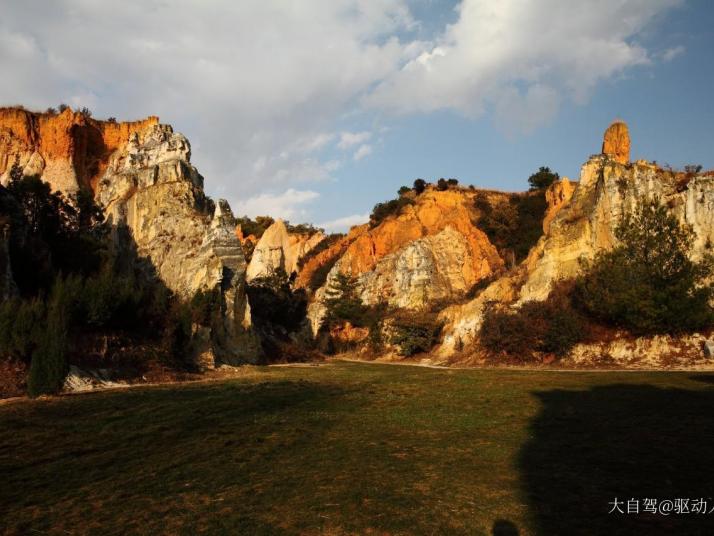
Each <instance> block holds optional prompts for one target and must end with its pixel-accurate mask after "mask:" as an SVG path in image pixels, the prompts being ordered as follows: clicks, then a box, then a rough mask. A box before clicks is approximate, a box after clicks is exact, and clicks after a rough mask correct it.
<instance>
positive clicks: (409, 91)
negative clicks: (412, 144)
mask: <svg viewBox="0 0 714 536" xmlns="http://www.w3.org/2000/svg"><path fill="white" fill-rule="evenodd" d="M681 3H682V0H581V1H578V2H573V1H572V0H539V1H538V2H529V1H524V0H500V1H499V2H493V1H492V0H463V2H462V3H461V4H460V5H459V7H458V20H457V21H456V22H455V23H454V24H452V25H450V26H448V27H447V28H446V30H445V31H444V32H443V34H442V35H440V36H438V38H437V39H436V40H435V42H434V43H433V44H431V45H430V46H429V47H426V48H425V49H424V50H423V51H422V52H421V54H418V55H416V56H415V58H414V59H413V60H411V61H409V62H407V63H406V64H404V66H403V67H402V69H400V70H399V71H395V72H393V73H390V74H389V75H388V76H387V77H386V78H385V79H384V80H382V81H381V82H380V83H379V85H378V87H377V88H376V90H375V91H374V92H373V93H370V94H368V95H366V96H365V99H364V100H365V102H366V103H367V104H368V105H369V106H373V107H376V108H380V109H385V110H388V111H391V112H395V113H414V112H431V111H434V110H439V109H452V110H456V111H458V112H460V113H462V114H464V115H467V116H470V117H478V116H480V115H481V114H483V113H484V112H485V111H486V110H488V109H491V108H493V109H495V112H496V118H497V120H498V121H500V123H502V124H501V126H503V127H504V129H506V130H514V129H515V130H518V131H526V132H527V131H531V130H533V129H534V128H535V127H537V126H539V125H541V124H543V123H545V122H547V121H549V120H550V119H551V118H552V117H553V116H554V115H555V114H556V113H557V110H558V104H559V102H560V101H562V100H563V99H564V98H569V99H573V100H574V101H576V102H583V101H584V100H586V99H587V98H588V96H589V95H590V93H591V92H592V90H593V88H594V87H595V85H596V84H597V83H598V82H599V81H601V80H604V79H607V78H610V77H612V76H614V75H617V74H619V73H620V72H622V71H623V70H625V69H627V68H629V67H633V66H636V65H643V64H647V63H649V62H650V61H651V59H650V56H649V54H648V52H647V51H646V50H645V49H644V48H642V47H641V46H639V45H638V44H637V43H636V41H635V38H636V37H637V35H638V34H639V33H640V32H641V31H642V30H643V29H644V28H645V27H646V26H647V24H648V23H649V22H651V21H652V19H653V18H654V17H655V16H656V15H658V14H660V13H661V12H662V11H664V10H665V9H667V8H670V7H673V6H676V5H679V4H681Z"/></svg>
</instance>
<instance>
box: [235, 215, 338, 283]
mask: <svg viewBox="0 0 714 536" xmlns="http://www.w3.org/2000/svg"><path fill="white" fill-rule="evenodd" d="M324 238H325V235H324V233H322V232H317V233H313V234H298V233H288V230H287V227H286V226H285V223H284V222H283V221H282V220H280V219H279V220H276V221H275V222H274V223H273V224H272V225H271V226H270V227H268V228H267V229H266V230H265V232H264V233H263V236H261V237H260V240H258V243H257V244H256V245H255V249H254V250H253V257H252V258H251V260H250V264H249V265H248V271H247V273H246V277H247V279H248V281H252V280H253V279H255V278H256V277H264V276H269V275H270V274H272V273H274V272H275V271H276V270H278V269H280V270H284V271H285V273H286V274H288V275H290V274H292V273H293V272H297V271H298V261H299V260H300V259H301V258H302V257H303V256H304V255H306V254H307V253H308V252H309V251H310V250H312V248H314V247H315V246H316V245H317V244H319V243H320V242H321V241H322V240H323V239H324Z"/></svg>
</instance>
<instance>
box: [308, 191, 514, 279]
mask: <svg viewBox="0 0 714 536" xmlns="http://www.w3.org/2000/svg"><path fill="white" fill-rule="evenodd" d="M472 217H473V198H472V196H471V195H468V194H466V193H464V192H463V191H459V190H447V191H443V192H440V191H438V190H435V189H429V190H427V191H425V192H424V193H422V194H421V195H420V196H419V197H418V198H417V202H416V203H415V204H414V205H411V206H407V207H405V208H404V209H403V211H402V213H401V214H399V215H398V216H397V217H392V218H387V219H386V220H384V221H383V222H382V223H381V224H379V225H378V226H377V227H375V228H373V229H370V228H369V226H368V225H363V226H361V227H356V228H354V229H352V231H351V232H350V235H349V236H348V237H347V238H346V239H345V242H348V244H347V247H346V249H345V252H344V254H343V255H342V258H341V261H340V263H341V267H342V269H344V270H345V271H348V272H349V273H351V274H352V275H359V274H362V273H364V272H369V271H371V270H373V269H374V268H375V266H376V264H377V262H378V261H379V260H380V259H382V258H383V257H385V256H386V255H389V254H391V253H394V252H396V251H398V250H400V249H402V248H403V247H405V246H406V245H408V244H409V243H411V242H413V241H414V240H418V239H420V238H424V237H426V236H431V235H436V234H438V233H439V232H441V231H443V230H444V229H445V228H446V227H452V228H453V229H454V230H456V231H457V232H459V233H461V234H462V235H464V237H466V240H467V242H468V245H469V249H470V253H471V259H472V262H471V264H470V265H469V266H463V267H462V270H463V271H464V273H466V274H468V277H467V279H468V280H470V281H472V282H475V281H477V280H479V279H481V278H483V277H486V276H488V275H490V274H491V273H492V272H493V271H495V270H497V269H499V268H501V267H502V266H503V260H502V259H501V257H500V256H499V255H498V252H497V251H496V248H495V247H494V246H493V245H492V244H491V242H490V241H489V240H488V237H487V236H486V235H485V234H484V233H483V231H481V230H480V229H478V228H477V227H475V226H474V224H473V223H472ZM339 246H340V244H336V245H335V246H333V248H334V249H335V250H337V249H339ZM341 246H342V247H344V243H342V244H341ZM328 251H329V250H328ZM323 253H327V251H325V252H323ZM316 258H317V257H316ZM313 260H315V259H313ZM303 272H305V270H303ZM303 275H305V274H304V273H302V274H301V276H303Z"/></svg>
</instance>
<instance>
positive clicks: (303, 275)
mask: <svg viewBox="0 0 714 536" xmlns="http://www.w3.org/2000/svg"><path fill="white" fill-rule="evenodd" d="M368 230H369V225H368V224H364V225H359V226H356V227H352V229H350V232H349V233H347V236H345V237H344V238H342V239H340V240H338V241H337V242H335V243H334V244H332V245H331V246H330V247H328V248H327V249H324V250H323V251H321V252H320V253H318V254H317V255H315V256H314V257H311V258H309V259H308V260H307V262H305V264H304V265H303V266H302V268H301V269H300V271H299V272H298V276H297V279H296V281H295V285H296V287H298V288H306V287H307V286H308V285H309V284H310V279H311V278H312V276H313V275H314V274H315V272H316V271H317V270H319V269H320V268H322V267H323V266H325V265H327V264H329V263H331V262H333V261H334V260H335V259H336V258H337V257H340V256H341V255H342V254H344V252H345V251H347V248H348V247H349V246H350V244H352V242H354V241H355V240H356V239H357V237H359V236H361V235H362V234H364V233H366V232H367V231H368Z"/></svg>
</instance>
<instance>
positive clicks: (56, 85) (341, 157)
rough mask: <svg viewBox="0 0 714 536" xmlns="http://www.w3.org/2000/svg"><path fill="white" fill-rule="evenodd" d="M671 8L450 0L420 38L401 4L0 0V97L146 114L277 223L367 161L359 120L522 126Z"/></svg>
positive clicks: (564, 0) (606, 66)
mask: <svg viewBox="0 0 714 536" xmlns="http://www.w3.org/2000/svg"><path fill="white" fill-rule="evenodd" d="M415 1H416V0H415ZM680 3H681V1H680V0H598V1H595V0H583V1H579V2H572V1H571V0H540V1H538V2H532V1H527V0H501V1H499V2H493V1H490V0H463V1H462V2H461V3H460V4H459V5H458V8H457V17H456V22H454V23H453V24H451V25H449V26H446V27H444V28H441V29H437V31H436V32H435V33H434V34H433V35H431V36H429V37H428V38H427V40H423V39H417V37H416V36H417V34H418V32H417V31H416V30H417V29H418V28H419V26H420V21H417V20H414V18H413V16H412V14H411V10H410V4H409V2H408V1H407V0H311V1H310V2H290V3H288V2H282V1H279V0H241V1H240V2H234V1H231V0H207V1H205V2H192V1H189V0H179V1H176V2H171V3H168V2H165V1H163V0H125V1H124V2H122V3H120V4H117V3H110V2H106V1H100V0H56V1H54V2H39V1H32V0H28V1H23V2H20V1H10V2H6V3H5V4H4V5H3V14H2V17H1V18H0V69H1V70H2V72H3V73H4V76H3V83H2V84H0V102H1V103H3V104H15V103H22V104H24V105H26V106H29V107H35V108H45V107H47V106H50V105H57V104H59V103H60V102H67V103H68V104H71V105H74V106H88V107H89V108H91V109H92V110H94V112H95V115H96V116H103V117H107V116H116V117H118V118H122V119H133V118H138V117H140V116H146V115H150V114H156V115H159V116H160V117H161V118H162V120H164V121H166V122H171V123H172V124H173V125H174V126H175V128H177V129H179V130H181V131H182V132H184V133H185V134H187V136H189V138H190V139H191V141H192V143H193V146H194V151H193V154H194V161H195V162H196V164H197V166H198V167H199V169H200V170H201V172H202V173H203V174H204V175H205V176H206V178H207V182H206V184H207V189H208V190H209V193H211V194H213V195H217V196H221V197H226V198H228V199H229V200H230V201H231V203H232V205H233V206H234V208H235V209H236V212H237V213H241V211H245V212H248V213H252V214H256V213H259V212H260V211H265V212H271V213H273V214H275V215H279V216H286V215H289V217H292V218H294V217H296V216H299V215H300V214H306V215H307V214H309V210H308V209H306V206H307V205H309V203H308V201H311V200H313V199H314V197H313V198H310V199H306V195H307V194H310V193H314V194H317V192H315V191H314V189H316V188H318V189H319V182H320V181H326V180H334V179H335V178H336V174H337V173H338V172H339V169H340V168H341V166H347V165H361V162H363V161H364V160H365V159H368V158H370V153H371V152H372V145H370V143H369V141H370V140H371V138H372V134H371V132H370V130H366V129H364V127H362V128H360V127H359V126H357V125H359V124H362V125H364V124H365V122H367V123H368V122H369V118H370V116H371V115H375V114H379V115H383V116H384V115H385V114H386V116H387V117H388V116H389V115H391V114H414V113H427V112H432V111H436V110H444V109H448V110H453V111H455V112H457V113H459V114H462V115H464V116H467V117H471V118H478V117H480V116H481V115H482V114H484V113H487V112H488V113H492V114H493V117H494V120H495V122H496V125H497V126H498V127H499V128H501V129H502V130H504V131H505V132H508V133H519V132H531V131H533V130H534V129H536V128H538V126H540V125H542V124H544V123H547V122H548V121H550V120H552V118H553V117H554V116H555V114H557V112H558V109H559V107H560V105H561V103H562V102H563V101H564V100H566V99H572V100H574V101H576V102H584V101H586V100H587V99H588V97H589V95H590V94H591V93H592V91H593V90H594V88H595V87H596V85H597V83H598V82H600V81H602V80H606V79H609V78H612V77H615V76H618V75H619V74H620V73H622V72H624V71H626V70H627V69H629V68H632V67H634V66H637V65H643V64H647V63H649V62H652V61H654V60H653V54H652V53H651V52H649V51H648V50H645V49H644V48H643V47H642V46H641V45H638V43H637V37H638V35H639V34H640V33H641V32H642V31H643V30H644V29H645V28H647V26H648V25H650V24H651V23H652V21H653V20H654V19H655V18H656V17H657V16H659V15H661V14H662V13H663V12H665V11H666V10H668V9H670V8H672V7H675V6H677V5H679V4H680ZM682 51H683V49H681V50H680V49H679V48H676V47H675V48H673V49H671V51H669V52H667V53H666V54H665V55H664V56H663V57H657V58H655V59H657V60H660V61H670V60H672V59H673V58H675V57H676V56H677V55H678V54H680V53H681V52H682ZM291 188H292V190H291ZM289 192H292V193H291V194H290V195H288V194H289ZM300 192H302V194H300ZM281 212H282V213H281Z"/></svg>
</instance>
